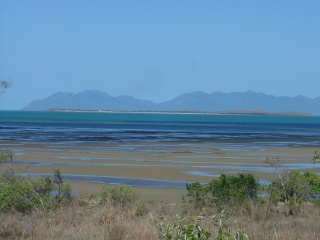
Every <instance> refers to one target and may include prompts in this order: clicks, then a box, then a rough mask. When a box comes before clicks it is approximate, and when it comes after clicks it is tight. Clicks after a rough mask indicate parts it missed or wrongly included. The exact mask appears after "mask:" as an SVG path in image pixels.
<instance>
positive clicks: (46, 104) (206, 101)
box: [23, 90, 320, 115]
mask: <svg viewBox="0 0 320 240" xmlns="http://www.w3.org/2000/svg"><path fill="white" fill-rule="evenodd" d="M48 109H81V110H114V111H202V112H237V111H238V112H239V111H241V112H248V111H249V112H254V111H256V112H259V111H263V112H290V113H293V112H302V113H307V114H313V115H320V97H318V98H314V99H311V98H307V97H304V96H296V97H275V96H272V95H267V94H264V93H258V92H254V91H248V92H233V93H223V92H213V93H210V94H208V93H204V92H191V93H186V94H182V95H180V96H178V97H176V98H174V99H172V100H170V101H166V102H163V103H154V102H152V101H146V100H139V99H136V98H134V97H131V96H118V97H113V96H110V95H108V94H107V93H105V92H102V91H99V90H92V91H88V90H87V91H84V92H80V93H77V94H73V93H68V92H66V93H63V92H59V93H55V94H53V95H51V96H49V97H47V98H44V99H42V100H36V101H33V102H31V103H30V104H28V105H27V106H26V107H25V108H23V110H32V111H44V110H48Z"/></svg>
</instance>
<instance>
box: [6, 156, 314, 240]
mask: <svg viewBox="0 0 320 240" xmlns="http://www.w3.org/2000/svg"><path fill="white" fill-rule="evenodd" d="M12 157H13V154H12V153H11V152H8V151H2V152H1V153H0V160H1V161H2V162H8V161H10V159H11V158H12ZM267 163H268V165H269V166H270V167H273V168H274V169H275V170H276V172H277V173H278V179H277V180H275V181H274V182H272V183H271V184H270V185H268V186H260V185H259V182H258V179H257V178H255V177H254V176H252V175H251V174H238V175H236V176H227V175H224V174H222V175H221V176H220V178H218V179H214V180H212V181H210V182H209V183H207V184H200V183H191V184H187V185H186V188H187V191H188V193H187V194H186V196H184V197H183V199H182V201H181V203H159V202H145V201H143V199H142V198H141V195H140V194H139V193H138V192H136V191H135V190H134V189H133V188H130V187H127V186H122V185H120V186H115V187H110V186H103V187H102V188H101V191H100V194H99V195H97V196H86V197H83V196H81V197H74V196H72V194H71V188H70V186H69V185H68V184H66V183H65V182H64V181H63V175H61V174H60V172H59V171H58V170H56V171H54V173H53V175H52V177H45V178H38V179H35V178H33V179H27V178H22V177H20V176H18V175H15V174H14V173H13V171H12V170H10V167H9V168H7V170H4V169H5V168H4V166H3V165H2V167H1V169H2V170H3V172H2V174H1V178H0V220H1V221H0V239H68V240H69V239H70V240H73V239H112V240H117V239H119V240H120V239H133V240H135V239H185V240H186V239H189V240H192V239H218V240H220V239H320V225H319V218H320V203H319V200H317V196H318V195H317V194H319V193H320V177H318V176H317V175H316V174H314V173H311V172H305V173H300V172H286V171H283V169H281V164H280V163H279V162H278V161H277V160H274V159H271V160H270V159H269V160H268V161H267ZM261 194H264V195H265V196H264V197H261Z"/></svg>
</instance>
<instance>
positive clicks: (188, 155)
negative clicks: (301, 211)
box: [1, 140, 320, 201]
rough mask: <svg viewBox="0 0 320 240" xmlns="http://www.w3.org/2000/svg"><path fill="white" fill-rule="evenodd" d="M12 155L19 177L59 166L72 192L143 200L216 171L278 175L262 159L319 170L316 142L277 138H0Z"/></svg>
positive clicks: (163, 196) (265, 179)
mask: <svg viewBox="0 0 320 240" xmlns="http://www.w3.org/2000/svg"><path fill="white" fill-rule="evenodd" d="M1 145H2V148H6V149H9V150H12V151H13V152H14V154H15V156H14V160H13V162H12V163H10V167H12V168H13V169H14V171H15V172H16V173H19V174H22V175H23V176H29V177H37V176H47V175H50V174H52V173H53V171H54V170H57V169H59V170H60V171H61V173H62V175H63V176H64V178H65V181H67V182H69V183H70V184H71V186H72V188H73V191H74V193H75V194H77V195H94V194H98V193H99V191H100V189H101V187H102V186H105V185H106V184H107V185H110V184H111V185H119V184H125V185H129V186H132V187H134V188H136V189H137V190H139V192H141V193H142V196H143V198H144V199H145V200H148V201H179V200H181V197H182V195H183V194H186V190H185V184H186V183H190V182H201V183H207V182H209V181H211V180H212V179H214V178H218V177H219V176H220V174H222V173H224V174H227V175H234V174H238V173H250V174H253V175H254V176H256V177H259V179H260V182H261V183H262V184H267V183H269V182H270V181H272V180H274V179H275V178H276V177H277V173H276V172H275V169H273V168H271V167H268V165H267V164H266V160H267V159H271V160H277V161H279V162H280V163H281V164H282V165H281V169H282V170H284V171H286V170H297V171H312V172H316V173H320V164H318V165H317V164H313V161H312V157H313V153H314V151H315V150H316V149H317V146H314V145H308V144H304V145H301V144H300V145H298V146H294V145H291V146H288V145H287V144H284V145H282V143H281V142H279V141H278V142H274V144H270V143H269V142H268V143H267V142H255V141H252V140H251V143H248V142H247V141H245V140H237V141H224V142H223V141H205V142H204V141H196V142H193V141H185V142H131V143H129V142H127V143H101V142H100V143H57V142H44V143H39V142H19V141H15V142H13V141H10V142H3V141H2V142H1Z"/></svg>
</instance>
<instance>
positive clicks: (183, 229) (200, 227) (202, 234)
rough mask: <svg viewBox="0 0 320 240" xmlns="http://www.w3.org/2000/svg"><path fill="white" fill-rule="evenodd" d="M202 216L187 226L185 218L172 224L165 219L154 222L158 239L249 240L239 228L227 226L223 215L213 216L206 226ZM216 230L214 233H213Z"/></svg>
mask: <svg viewBox="0 0 320 240" xmlns="http://www.w3.org/2000/svg"><path fill="white" fill-rule="evenodd" d="M204 219H205V216H204V214H201V215H199V216H197V217H193V220H192V223H190V224H187V223H186V220H185V218H182V217H179V216H178V220H177V221H175V222H173V223H172V224H170V223H166V221H165V219H163V218H160V222H157V221H155V222H154V224H155V226H156V228H157V232H158V238H159V239H165V240H171V239H172V240H178V239H179V240H197V239H198V240H208V239H215V240H224V239H226V240H227V239H237V240H245V239H249V238H248V236H247V235H246V234H245V233H244V232H243V231H242V230H241V228H240V227H239V226H235V227H233V229H232V228H231V227H230V226H229V224H228V221H230V219H229V218H228V217H226V216H225V215H224V214H218V215H215V216H213V218H212V221H211V222H209V223H208V224H207V226H206V227H205V226H204V225H206V224H205V223H204V222H203V220H204ZM214 229H216V231H214Z"/></svg>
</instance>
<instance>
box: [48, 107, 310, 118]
mask: <svg viewBox="0 0 320 240" xmlns="http://www.w3.org/2000/svg"><path fill="white" fill-rule="evenodd" d="M46 111H48V112H81V113H82V112H84V113H86V112H88V113H90V112H93V113H131V114H135V113H136V114H140V113H141V114H203V115H249V116H250V115H252V116H301V117H302V116H315V115H312V114H308V113H303V112H266V111H259V110H232V111H217V112H206V111H189V110H181V111H129V110H123V111H121V110H85V109H63V108H62V109H60V108H53V109H48V110H46Z"/></svg>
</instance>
